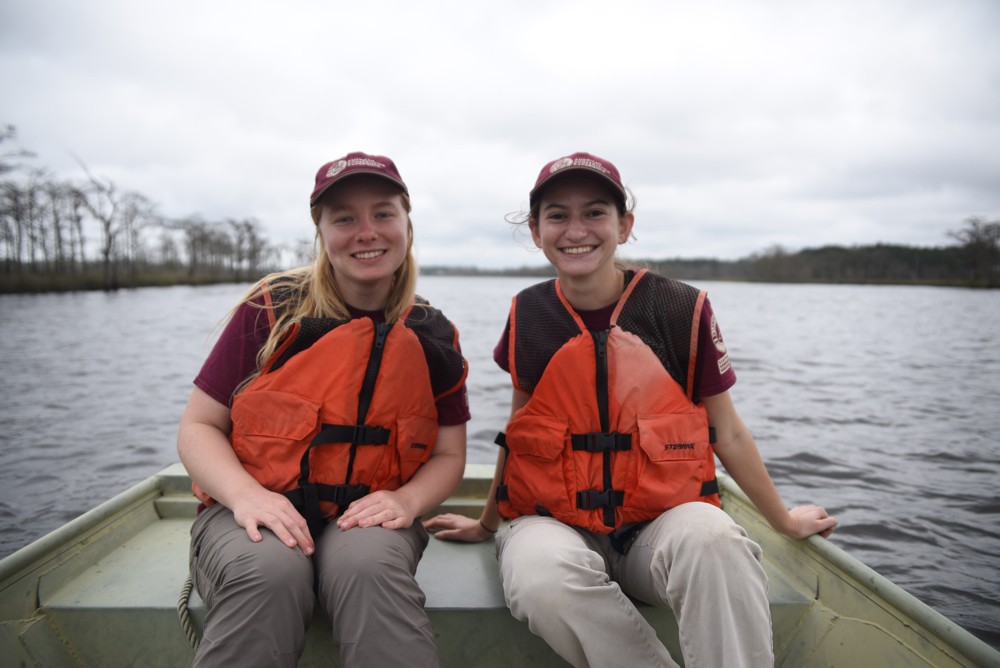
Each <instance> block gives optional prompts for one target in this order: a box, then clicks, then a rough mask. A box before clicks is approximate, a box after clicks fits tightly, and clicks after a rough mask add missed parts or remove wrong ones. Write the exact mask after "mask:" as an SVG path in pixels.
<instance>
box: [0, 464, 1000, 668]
mask: <svg viewBox="0 0 1000 668" xmlns="http://www.w3.org/2000/svg"><path fill="white" fill-rule="evenodd" d="M491 476H492V466H476V465H470V466H469V467H467V469H466V476H465V480H464V481H463V483H462V486H461V487H460V488H459V489H458V490H457V491H456V492H455V494H453V495H452V497H451V498H450V499H449V500H448V501H447V502H446V503H445V504H444V505H443V506H442V508H441V509H440V510H442V511H450V512H462V513H465V514H469V515H472V516H477V515H478V513H479V510H480V509H481V507H482V503H483V500H484V497H485V494H486V492H487V490H488V488H489V481H490V477H491ZM721 483H722V498H723V505H724V508H725V510H726V512H728V513H729V514H730V515H732V516H733V517H734V518H735V519H736V520H737V521H738V522H739V523H740V524H742V525H743V526H744V527H746V529H747V531H748V533H749V534H750V535H751V536H752V537H753V538H754V540H756V541H757V542H758V543H760V544H761V546H762V547H763V549H764V554H765V569H766V570H767V572H768V577H769V578H770V588H769V599H770V603H771V614H772V619H773V626H774V638H775V655H776V665H778V666H782V667H787V668H792V667H795V668H800V667H808V666H845V667H849V668H861V667H865V668H867V667H869V666H907V667H909V666H933V667H935V668H938V667H949V666H996V667H998V668H1000V652H997V651H996V650H994V649H993V648H991V647H989V646H988V645H986V644H985V643H983V642H981V641H980V640H978V639H977V638H975V637H974V636H972V635H971V634H969V633H968V632H967V631H965V630H964V629H962V628H961V627H959V626H957V625H956V624H954V623H952V622H951V621H949V620H948V619H946V618H945V617H943V616H942V615H940V614H939V613H937V612H936V611H934V610H932V609H931V608H929V607H928V606H926V605H924V604H923V603H922V602H920V601H919V600H917V599H915V598H914V597H912V596H910V595H909V594H907V593H906V592H904V591H903V590H901V589H900V588H899V587H897V586H895V585H893V584H892V583H891V582H889V581H888V580H886V579H885V578H883V577H881V576H880V575H878V574H877V573H875V572H874V571H872V570H871V569H869V568H867V567H866V566H864V565H863V564H861V563H860V562H858V561H857V560H855V559H853V558H851V557H850V556H848V555H847V554H845V553H844V552H843V551H842V550H839V549H838V548H836V547H835V546H833V545H832V544H831V543H829V542H828V541H825V540H823V539H821V538H811V539H808V540H805V541H796V540H792V539H788V538H786V537H783V536H780V535H778V534H776V533H774V532H773V531H772V530H771V529H770V527H769V526H768V525H767V524H766V522H764V520H763V519H762V518H761V517H760V515H759V514H758V513H757V512H756V510H755V509H754V508H753V507H752V505H751V504H750V503H749V501H748V500H747V499H746V497H745V496H744V495H743V493H742V492H741V491H740V490H739V489H738V488H737V487H736V485H735V484H734V483H733V482H732V481H731V480H730V479H728V478H726V477H725V476H723V477H722V478H721ZM196 506H197V501H196V499H195V498H194V497H193V496H192V495H191V493H190V480H189V479H188V477H187V475H186V473H185V472H184V469H183V468H182V467H181V466H180V465H179V464H175V465H174V466H172V467H168V468H167V469H165V470H164V471H162V472H161V473H159V474H157V475H156V476H153V477H152V478H150V479H149V480H146V481H144V482H142V483H140V484H138V485H136V486H134V487H133V488H131V489H129V490H128V491H126V492H124V493H122V494H121V495H119V496H117V497H115V498H114V499H111V500H110V501H108V502H106V503H104V504H102V505H101V506H99V507H98V508H95V509H94V510H92V511H90V512H88V513H86V514H84V515H83V516H81V517H79V518H77V519H76V520H73V521H72V522H70V523H68V524H67V525H65V526H64V527H61V528H60V529H58V530H57V531H54V532H53V533H52V534H49V535H48V536H45V537H44V538H42V539H40V540H38V541H36V542H35V543H32V544H31V545H28V546H27V547H25V548H23V549H22V550H19V551H18V552H16V553H14V554H12V555H10V556H9V557H7V558H6V559H4V560H2V561H0V656H2V657H4V661H5V662H7V661H9V662H10V665H20V666H44V667H45V668H59V667H62V666H119V665H120V666H170V667H173V666H181V665H187V664H189V663H190V661H191V658H192V656H193V650H192V648H191V647H190V645H189V644H188V642H187V640H186V638H185V635H184V632H183V630H182V628H181V625H180V623H179V621H178V618H177V612H176V602H177V598H178V595H179V593H180V591H181V588H182V585H183V582H184V580H185V578H186V577H187V548H188V538H189V535H188V532H189V529H190V525H191V522H192V520H193V518H194V515H195V509H196ZM417 577H418V580H419V581H420V583H421V586H422V587H423V589H424V591H425V592H426V594H427V609H428V613H429V615H430V618H431V622H432V624H433V626H434V629H435V633H436V634H437V636H438V644H439V648H440V651H441V658H442V662H443V664H444V665H445V666H463V667H465V666H483V667H489V666H503V667H504V668H510V667H511V666H557V665H565V664H564V663H563V662H562V661H561V660H560V659H559V658H558V657H556V656H555V655H554V654H553V652H552V651H551V650H550V649H549V648H548V646H547V645H546V644H545V643H544V642H543V641H542V640H541V639H539V638H538V637H536V636H534V635H532V634H531V633H530V632H529V631H528V629H527V627H526V625H524V624H522V623H520V622H517V621H516V620H514V619H513V618H512V617H511V616H510V613H509V612H508V611H507V608H506V605H505V604H504V600H503V594H502V591H501V590H500V584H499V580H498V578H497V569H496V558H495V555H494V554H493V547H492V544H491V543H483V544H479V545H463V544H455V543H447V542H445V541H436V540H432V541H431V545H430V546H429V548H428V551H427V553H426V554H425V556H424V558H423V560H422V561H421V564H420V568H419V570H418V572H417ZM640 610H641V612H642V613H643V615H645V616H646V618H647V619H648V620H649V621H650V623H651V624H653V626H654V627H655V628H656V629H657V631H658V632H659V634H660V636H661V638H663V640H664V642H665V643H666V644H667V646H668V647H669V648H670V649H671V652H672V653H673V654H674V655H675V656H677V657H679V656H680V652H679V645H678V640H677V626H676V623H675V621H674V618H673V615H672V614H671V612H670V611H669V610H664V609H658V608H652V607H650V606H645V605H641V606H640ZM191 613H192V618H193V620H194V624H195V626H196V627H198V626H199V625H200V624H201V623H202V622H203V620H204V613H205V610H204V606H203V604H202V603H201V601H200V599H198V597H197V594H194V595H193V597H192V601H191ZM337 663H338V662H337V660H336V652H335V650H334V648H333V647H332V646H331V643H330V641H329V635H328V632H327V631H326V622H325V620H323V619H322V613H320V612H317V613H316V615H315V618H314V623H313V624H312V625H311V627H310V631H309V635H308V640H307V646H306V652H305V654H304V656H303V657H302V660H301V661H300V664H299V665H300V666H303V667H305V666H321V665H322V666H330V665H337Z"/></svg>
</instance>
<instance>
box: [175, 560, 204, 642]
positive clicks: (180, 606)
mask: <svg viewBox="0 0 1000 668" xmlns="http://www.w3.org/2000/svg"><path fill="white" fill-rule="evenodd" d="M193 588H194V580H192V579H191V574H190V573H188V577H187V580H185V581H184V586H183V587H182V588H181V597H180V598H179V599H177V617H178V618H180V620H181V628H182V629H184V635H185V636H187V639H188V642H189V643H191V647H195V648H197V647H198V642H199V641H200V638H198V631H197V630H195V628H194V624H193V623H191V611H190V610H189V609H188V601H189V600H190V598H191V589H193Z"/></svg>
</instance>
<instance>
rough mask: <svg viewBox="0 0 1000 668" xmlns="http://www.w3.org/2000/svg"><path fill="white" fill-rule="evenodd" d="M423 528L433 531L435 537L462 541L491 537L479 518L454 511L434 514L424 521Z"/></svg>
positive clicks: (479, 541) (479, 540)
mask: <svg viewBox="0 0 1000 668" xmlns="http://www.w3.org/2000/svg"><path fill="white" fill-rule="evenodd" d="M424 528H425V529H427V530H428V531H430V532H431V533H433V534H434V537H435V538H440V539H442V540H454V541H459V542H462V543H481V542H483V541H484V540H487V539H490V538H492V537H493V534H492V533H490V532H489V531H487V530H486V528H485V527H484V526H483V525H482V523H481V522H480V521H479V520H477V519H473V518H471V517H466V516H465V515H456V514H455V513H445V514H444V515H435V516H434V517H432V518H430V519H429V520H425V521H424Z"/></svg>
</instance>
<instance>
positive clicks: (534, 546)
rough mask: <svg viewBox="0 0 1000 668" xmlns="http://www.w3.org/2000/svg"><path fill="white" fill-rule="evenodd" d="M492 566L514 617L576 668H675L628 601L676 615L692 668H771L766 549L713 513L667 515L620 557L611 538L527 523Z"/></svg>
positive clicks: (703, 507)
mask: <svg viewBox="0 0 1000 668" xmlns="http://www.w3.org/2000/svg"><path fill="white" fill-rule="evenodd" d="M497 556H498V558H499V559H500V577H501V580H502V582H503V589H504V596H505V597H506V599H507V605H508V606H509V607H510V610H511V613H512V614H513V615H514V617H516V618H517V619H519V620H521V621H526V622H527V623H528V627H529V628H530V629H531V631H532V632H533V633H535V634H537V635H539V636H541V637H542V638H544V639H545V641H546V642H548V644H549V645H550V646H551V647H552V649H553V650H555V651H556V652H557V653H558V654H559V655H560V656H562V657H563V658H564V659H566V660H567V661H568V662H569V663H571V664H572V665H574V666H578V667H582V666H592V667H594V668H610V667H612V666H622V667H624V668H636V667H638V666H671V667H676V666H677V664H676V663H675V662H674V660H673V659H672V658H671V657H670V654H669V653H668V652H667V649H666V648H665V647H664V646H663V643H661V642H660V641H659V639H658V638H657V637H656V632H655V630H654V629H653V628H652V627H651V626H650V625H649V623H648V622H646V620H645V618H643V616H642V614H641V613H639V611H638V610H637V609H636V607H635V605H634V604H633V603H632V601H631V600H629V596H631V597H634V598H636V599H639V600H641V601H644V602H646V603H649V604H651V605H657V606H669V607H670V608H671V609H672V610H673V612H674V615H675V616H676V618H677V624H678V628H679V629H680V641H681V648H682V651H683V653H684V663H685V665H686V666H687V668H705V667H709V666H713V667H723V666H724V667H725V668H739V667H741V666H746V667H753V668H759V667H760V666H773V665H774V655H773V650H772V642H771V612H770V607H769V606H768V601H767V576H766V575H765V574H764V569H763V568H762V567H761V565H760V557H761V550H760V547H759V546H758V545H757V544H756V543H754V542H753V541H751V540H750V539H749V538H748V537H747V535H746V532H745V531H744V530H743V529H742V528H741V527H740V526H739V525H737V524H735V523H734V522H733V521H732V520H731V519H730V518H729V516H728V515H726V514H725V513H724V512H722V511H721V510H720V509H718V508H716V507H715V506H712V505H709V504H707V503H697V502H696V503H687V504H684V505H681V506H678V507H676V508H672V509H671V510H668V511H667V512H665V513H663V514H662V515H661V516H660V517H658V518H657V519H656V520H654V521H653V522H650V523H649V524H648V525H647V526H646V527H645V528H643V529H642V531H640V532H639V535H638V536H637V538H636V540H635V541H634V542H633V543H632V546H631V548H630V549H629V550H628V553H627V554H625V555H622V554H619V553H618V552H616V551H615V550H614V548H612V547H611V543H610V541H609V540H608V538H607V536H602V535H599V534H592V533H590V532H588V531H584V530H583V529H577V528H574V527H570V526H568V525H566V524H563V523H562V522H559V521H558V520H555V519H552V518H548V517H538V516H528V517H521V518H518V519H516V520H514V521H513V522H512V523H511V524H510V526H509V527H508V528H507V529H505V530H504V531H502V532H501V533H500V534H498V536H497Z"/></svg>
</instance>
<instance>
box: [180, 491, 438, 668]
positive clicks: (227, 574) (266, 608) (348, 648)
mask: <svg viewBox="0 0 1000 668" xmlns="http://www.w3.org/2000/svg"><path fill="white" fill-rule="evenodd" d="M262 533H263V535H264V540H262V541H261V542H260V543H253V542H251V541H250V539H249V538H248V537H247V534H246V530H245V529H243V527H241V526H239V525H238V524H236V521H235V520H234V519H233V513H232V512H231V511H230V510H229V509H228V508H225V507H223V506H221V505H218V504H216V505H214V506H212V507H211V508H209V509H207V510H206V511H204V512H203V513H202V514H201V515H200V516H199V517H198V518H197V519H196V520H195V523H194V525H193V526H192V528H191V572H192V573H193V574H194V580H195V585H196V586H197V588H198V593H199V594H200V595H201V597H202V599H204V601H205V605H206V606H207V608H208V614H207V616H206V619H205V631H204V634H203V637H202V641H201V644H200V645H199V647H198V652H197V654H196V656H195V661H194V665H195V666H226V667H229V666H240V667H241V668H242V667H245V666H267V667H269V668H270V667H272V666H289V667H290V668H293V667H294V666H295V665H296V664H297V663H298V658H299V656H300V655H301V654H302V650H303V648H304V646H305V633H306V628H307V626H308V624H309V620H310V619H311V618H312V612H313V604H314V602H315V601H316V600H317V599H318V600H319V603H320V606H321V607H322V609H323V611H324V612H325V613H326V615H327V618H328V619H330V620H331V624H332V635H333V642H334V643H335V644H336V645H339V647H340V665H341V666H343V667H344V668H352V667H358V666H373V667H375V666H377V667H382V666H407V667H418V666H419V667H424V666H428V667H431V666H438V665H439V661H438V655H437V647H436V646H435V644H434V634H433V631H432V629H431V625H430V621H429V620H428V619H427V613H426V612H425V610H424V594H423V592H422V591H421V590H420V587H419V586H418V585H417V583H416V580H415V579H414V573H416V569H417V563H418V562H419V561H420V557H421V555H422V554H423V552H424V548H425V547H426V546H427V532H426V531H425V530H424V528H423V526H422V525H421V524H420V523H419V522H415V523H414V524H413V526H411V527H410V528H409V529H402V530H398V531H392V530H389V529H383V528H381V527H373V528H368V529H360V528H355V529H351V530H349V531H340V530H339V529H338V528H337V527H336V525H333V524H331V525H329V526H328V527H327V529H326V531H324V532H323V535H322V536H321V537H320V539H319V541H317V544H316V553H315V555H314V556H313V557H306V556H304V555H303V554H302V552H301V551H300V550H299V549H297V548H296V549H290V548H288V547H287V546H285V545H283V544H282V543H281V542H280V541H279V540H278V539H277V538H275V536H274V534H272V533H271V532H269V531H267V530H263V531H262ZM314 587H315V588H314Z"/></svg>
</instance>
